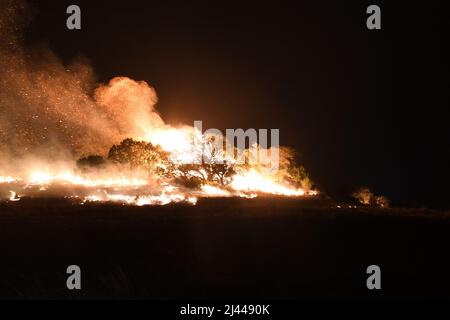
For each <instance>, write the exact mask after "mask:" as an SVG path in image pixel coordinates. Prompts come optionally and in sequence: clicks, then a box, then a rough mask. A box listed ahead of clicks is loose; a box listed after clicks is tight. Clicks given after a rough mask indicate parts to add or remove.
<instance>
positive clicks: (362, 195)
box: [352, 187, 374, 205]
mask: <svg viewBox="0 0 450 320" xmlns="http://www.w3.org/2000/svg"><path fill="white" fill-rule="evenodd" d="M373 196H374V195H373V193H372V192H371V191H370V189H369V188H366V187H362V188H359V189H358V190H356V191H355V192H353V193H352V197H353V198H355V199H357V200H358V201H359V203H362V204H364V205H372V201H373Z"/></svg>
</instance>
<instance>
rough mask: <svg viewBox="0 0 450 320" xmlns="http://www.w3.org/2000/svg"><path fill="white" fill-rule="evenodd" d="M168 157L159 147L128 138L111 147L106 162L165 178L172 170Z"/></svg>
mask: <svg viewBox="0 0 450 320" xmlns="http://www.w3.org/2000/svg"><path fill="white" fill-rule="evenodd" d="M169 155H170V154H169V153H168V152H167V151H164V150H163V149H162V148H161V146H159V145H156V146H154V145H153V144H151V143H150V142H144V141H135V140H133V139H130V138H128V139H125V140H123V141H122V142H121V143H120V144H118V145H113V146H112V147H111V149H110V150H109V153H108V160H110V161H111V162H113V163H117V164H123V165H129V166H130V168H132V169H134V168H142V169H144V170H145V171H147V172H148V173H150V174H157V175H159V176H161V177H167V176H169V175H170V174H171V171H172V169H173V163H172V162H171V161H170V159H169Z"/></svg>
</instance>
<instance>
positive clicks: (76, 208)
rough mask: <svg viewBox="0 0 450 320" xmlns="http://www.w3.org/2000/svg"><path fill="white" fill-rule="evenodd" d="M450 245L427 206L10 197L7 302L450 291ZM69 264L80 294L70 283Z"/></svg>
mask: <svg viewBox="0 0 450 320" xmlns="http://www.w3.org/2000/svg"><path fill="white" fill-rule="evenodd" d="M449 245H450V215H449V214H448V213H446V212H440V211H431V210H425V209H385V210H380V209H367V208H337V207H336V204H335V203H333V202H331V201H324V200H303V201H302V200H296V199H282V198H258V199H252V200H249V199H204V200H201V201H200V202H199V203H198V204H197V205H196V206H187V205H168V206H154V207H130V206H123V205H115V204H86V205H79V204H73V203H70V202H67V201H65V200H55V199H39V200H38V199H34V200H33V199H22V200H21V201H18V202H4V203H0V253H1V260H0V298H43V299H46V298H70V299H74V298H133V299H134V298H151V299H177V298H206V299H209V298H276V299H278V298H279V299H284V298H289V299H297V298H375V299H377V298H450V271H449V270H450V258H449ZM71 264H76V265H79V266H80V267H81V270H82V290H79V291H77V290H74V291H69V290H67V289H66V278H67V274H66V268H67V266H69V265H71ZM371 264H376V265H379V266H380V267H381V272H382V277H381V285H382V289H381V290H379V291H369V290H368V289H367V288H366V279H367V277H368V275H367V274H366V268H367V266H369V265H371Z"/></svg>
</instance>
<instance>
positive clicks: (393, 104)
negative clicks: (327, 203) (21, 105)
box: [27, 0, 448, 206]
mask: <svg viewBox="0 0 450 320" xmlns="http://www.w3.org/2000/svg"><path fill="white" fill-rule="evenodd" d="M30 2H31V3H32V4H33V5H34V7H35V8H36V11H35V14H36V17H35V20H34V22H33V24H32V25H31V29H30V32H29V34H28V35H27V39H28V41H29V42H30V43H35V42H41V41H45V42H47V43H48V45H49V46H50V47H51V48H52V49H53V50H54V51H55V52H56V53H57V54H58V55H59V56H60V57H62V58H63V59H64V60H65V61H67V62H68V61H70V60H71V59H72V58H73V57H75V56H77V55H84V56H86V57H87V58H88V59H90V60H91V62H92V65H93V67H94V69H95V70H96V73H97V76H98V80H99V81H108V80H109V79H110V78H112V77H114V76H118V75H123V76H128V77H131V78H133V79H136V80H145V81H147V82H148V83H150V84H151V85H152V86H154V87H155V88H156V90H157V92H158V95H159V98H160V102H159V104H158V107H157V109H158V110H159V111H160V113H161V115H162V116H163V118H164V119H165V120H166V122H169V123H171V124H177V123H186V124H193V121H194V120H203V123H204V127H206V128H212V127H214V128H221V129H224V128H256V129H257V128H279V129H280V133H281V138H280V139H281V144H282V145H288V146H292V147H294V148H295V149H297V150H298V151H299V152H300V157H299V160H300V161H301V162H302V163H304V164H305V166H306V167H307V169H309V171H310V172H311V175H312V177H313V180H314V181H316V182H317V185H318V187H319V189H321V190H324V191H325V192H327V193H329V194H330V195H332V196H334V197H345V196H347V195H348V194H349V193H351V191H352V190H353V189H355V188H356V187H358V186H361V185H367V186H369V187H371V188H372V189H373V190H374V191H375V192H376V193H381V194H384V195H386V196H388V197H389V198H392V200H393V202H394V204H398V205H410V206H424V205H428V206H435V205H437V202H436V199H435V198H434V197H433V194H432V193H431V191H430V190H429V186H428V185H429V181H428V180H427V179H428V177H427V166H428V165H426V159H425V158H426V157H427V154H426V151H425V150H426V145H427V141H426V140H427V139H426V135H425V124H426V123H425V122H426V121H427V120H426V119H428V117H427V115H428V113H429V110H430V108H431V107H432V106H434V105H437V104H441V101H442V98H443V92H444V90H445V89H446V88H444V86H445V85H444V83H442V82H441V81H440V80H439V79H440V76H441V75H442V74H443V72H444V71H443V70H448V62H447V61H446V62H444V58H443V54H442V52H441V41H442V34H441V23H442V18H441V17H442V15H441V13H442V12H443V11H442V8H441V7H440V5H439V4H438V3H437V2H428V1H427V2H422V3H420V4H418V5H416V4H414V3H413V2H411V1H395V2H394V1H390V2H386V3H385V2H381V1H376V2H369V1H328V2H324V1H289V2H287V1H272V2H262V1H207V2H206V1H205V2H197V1H183V2H172V1H152V0H147V1H134V0H129V1H98V0H97V1H92V0H90V1H81V0H71V1H66V0H62V1H57V2H56V1H37V0H33V1H30ZM373 3H375V4H378V5H380V7H381V10H382V30H377V31H370V30H368V29H367V28H366V25H365V23H366V22H365V21H366V17H367V15H366V13H365V10H366V8H367V6H368V5H370V4H373ZM70 4H78V5H79V6H80V7H81V10H82V30H81V31H69V30H67V29H66V27H65V22H66V18H67V15H66V13H65V10H66V8H67V6H68V5H70Z"/></svg>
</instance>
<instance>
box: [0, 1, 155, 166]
mask: <svg viewBox="0 0 450 320" xmlns="http://www.w3.org/2000/svg"><path fill="white" fill-rule="evenodd" d="M1 2H2V3H4V4H2V11H0V39H2V41H1V42H0V154H1V155H0V158H1V159H3V160H5V159H8V161H7V162H11V159H15V158H18V157H21V158H22V157H23V156H24V155H27V156H28V157H29V156H30V155H33V156H34V157H39V158H42V157H44V158H45V157H47V158H51V159H52V160H53V161H54V160H55V158H62V159H63V158H70V159H74V158H76V157H79V156H81V155H84V154H90V153H101V154H104V153H105V152H107V150H108V148H109V147H110V146H111V145H113V144H114V143H117V142H119V141H120V140H121V139H123V138H126V137H131V138H136V139H140V138H143V137H145V136H146V135H147V134H148V130H152V129H153V128H155V127H162V126H164V123H163V121H162V120H161V118H160V116H159V115H158V114H157V113H156V112H155V111H154V105H155V103H156V102H157V96H156V93H155V91H154V89H153V88H151V87H150V86H148V85H147V83H145V82H136V81H133V80H131V79H128V78H115V79H113V80H111V81H110V82H109V84H106V85H96V84H95V76H94V72H93V70H92V68H91V67H90V66H89V64H88V63H87V62H86V61H84V60H83V59H76V60H75V61H73V62H72V63H70V64H69V65H64V64H63V63H62V61H61V60H60V59H59V58H58V57H57V56H56V55H55V54H54V53H53V52H51V51H50V50H49V49H47V48H43V47H42V46H37V47H33V48H30V47H26V46H25V45H24V43H23V41H22V36H23V33H24V29H25V26H26V25H27V17H28V16H29V15H28V9H27V6H26V3H24V2H23V1H12V0H1ZM3 165H5V164H3Z"/></svg>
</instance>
